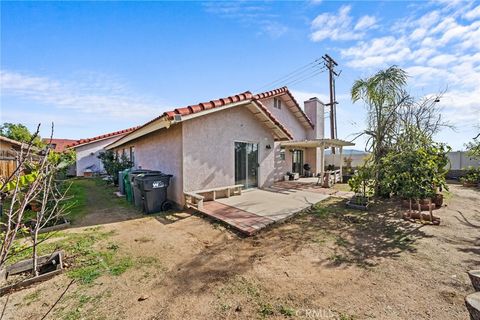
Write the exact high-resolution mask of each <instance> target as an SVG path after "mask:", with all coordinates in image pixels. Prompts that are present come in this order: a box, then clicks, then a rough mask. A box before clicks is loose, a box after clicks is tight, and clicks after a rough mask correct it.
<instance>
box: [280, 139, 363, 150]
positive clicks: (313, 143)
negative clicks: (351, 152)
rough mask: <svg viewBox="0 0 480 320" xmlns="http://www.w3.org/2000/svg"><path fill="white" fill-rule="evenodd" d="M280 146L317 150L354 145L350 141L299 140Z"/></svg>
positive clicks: (286, 142)
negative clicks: (318, 148) (319, 148)
mask: <svg viewBox="0 0 480 320" xmlns="http://www.w3.org/2000/svg"><path fill="white" fill-rule="evenodd" d="M281 145H282V146H284V147H293V148H295V147H296V148H317V147H324V148H330V147H337V148H339V147H347V146H354V145H355V144H354V143H353V142H350V141H345V140H340V139H312V140H300V141H283V142H281Z"/></svg>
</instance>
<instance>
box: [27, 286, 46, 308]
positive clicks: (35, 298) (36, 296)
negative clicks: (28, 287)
mask: <svg viewBox="0 0 480 320" xmlns="http://www.w3.org/2000/svg"><path fill="white" fill-rule="evenodd" d="M41 292H42V290H41V289H37V290H35V291H33V292H31V293H29V294H27V295H26V296H25V297H23V302H24V303H25V305H27V306H29V305H30V304H32V303H33V302H35V301H38V299H39V298H40V293H41Z"/></svg>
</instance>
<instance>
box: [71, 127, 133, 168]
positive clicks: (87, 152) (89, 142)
mask: <svg viewBox="0 0 480 320" xmlns="http://www.w3.org/2000/svg"><path fill="white" fill-rule="evenodd" d="M135 129H136V128H129V129H125V130H120V131H115V132H111V133H107V134H102V135H100V136H96V137H93V138H88V139H80V140H75V141H74V142H73V143H71V144H69V145H67V148H69V149H73V150H75V152H76V175H77V176H84V174H85V173H86V172H88V173H103V172H104V168H103V164H102V161H100V159H98V155H99V154H100V153H101V152H104V151H105V146H107V145H109V144H111V143H113V142H115V141H116V140H118V139H120V138H122V137H123V136H125V135H126V134H128V133H130V132H133V131H134V130H135Z"/></svg>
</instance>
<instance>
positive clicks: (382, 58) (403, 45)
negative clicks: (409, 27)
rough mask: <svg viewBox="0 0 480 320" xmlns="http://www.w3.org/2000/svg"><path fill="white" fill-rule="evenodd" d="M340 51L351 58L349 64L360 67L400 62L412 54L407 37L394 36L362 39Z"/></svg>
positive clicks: (343, 55)
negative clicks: (369, 39)
mask: <svg viewBox="0 0 480 320" xmlns="http://www.w3.org/2000/svg"><path fill="white" fill-rule="evenodd" d="M340 53H341V55H342V57H345V58H347V59H349V60H348V62H347V65H348V66H350V67H353V68H360V69H361V68H369V67H376V66H385V65H387V64H395V63H399V62H401V61H403V60H404V59H406V58H407V57H408V56H410V55H411V54H412V52H411V50H410V49H409V48H408V44H407V41H406V39H405V38H400V39H397V38H395V37H393V36H387V37H381V38H374V39H373V40H371V41H361V42H359V43H358V44H357V45H356V46H353V47H350V48H347V49H342V50H340Z"/></svg>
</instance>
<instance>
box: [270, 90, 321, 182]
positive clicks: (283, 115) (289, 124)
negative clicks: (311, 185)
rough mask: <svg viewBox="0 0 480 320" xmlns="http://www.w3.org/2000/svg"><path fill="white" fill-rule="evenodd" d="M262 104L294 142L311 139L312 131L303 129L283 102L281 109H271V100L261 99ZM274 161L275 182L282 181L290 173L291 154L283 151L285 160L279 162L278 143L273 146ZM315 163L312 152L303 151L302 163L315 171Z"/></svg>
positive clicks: (287, 150)
mask: <svg viewBox="0 0 480 320" xmlns="http://www.w3.org/2000/svg"><path fill="white" fill-rule="evenodd" d="M278 98H281V99H282V96H279V97H278ZM282 101H283V100H282ZM262 103H263V104H264V105H265V106H266V107H267V108H268V110H269V111H270V112H271V113H272V114H273V115H274V116H275V117H276V118H277V119H278V120H279V121H280V122H281V123H282V124H283V125H284V126H285V127H286V128H288V130H289V131H290V132H291V133H292V135H293V139H294V140H306V139H309V138H311V136H312V135H313V129H311V128H305V127H304V126H303V125H302V124H301V123H300V121H299V120H298V118H297V117H296V116H295V115H294V114H293V113H292V111H291V110H290V109H289V108H288V107H287V105H286V103H285V101H283V103H282V108H281V109H277V108H274V107H273V98H267V99H263V100H262ZM302 150H303V149H302ZM275 159H276V160H275V164H276V165H275V179H276V181H278V180H283V177H284V175H285V173H287V172H288V171H290V172H291V171H292V153H291V152H290V151H289V149H288V148H287V149H286V150H285V160H284V161H282V160H280V143H279V142H277V143H276V144H275ZM315 162H316V161H315V152H314V151H313V150H304V163H309V164H310V165H311V166H312V167H313V168H314V170H315Z"/></svg>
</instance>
